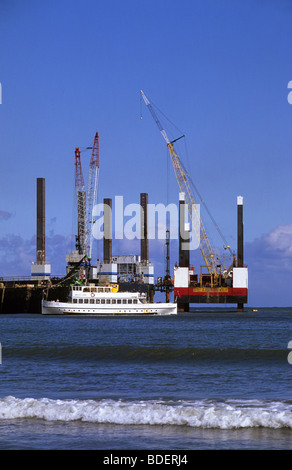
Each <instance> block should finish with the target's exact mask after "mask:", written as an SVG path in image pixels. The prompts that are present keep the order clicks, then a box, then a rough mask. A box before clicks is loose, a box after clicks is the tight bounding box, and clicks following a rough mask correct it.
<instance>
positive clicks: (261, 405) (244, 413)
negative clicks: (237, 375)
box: [0, 396, 292, 429]
mask: <svg viewBox="0 0 292 470" xmlns="http://www.w3.org/2000/svg"><path fill="white" fill-rule="evenodd" d="M20 418H37V419H43V420H46V421H63V422H69V421H77V420H80V421H83V422H90V423H111V424H122V425H173V426H191V427H197V428H217V429H235V428H237V429H238V428H250V427H251V428H253V427H265V428H271V429H276V428H290V429H291V428H292V404H291V403H290V402H289V403H288V402H282V401H260V400H226V401H224V402H220V401H214V400H196V401H187V402H185V401H178V402H168V401H153V400H151V401H134V402H131V401H122V400H52V399H49V398H39V399H35V398H24V399H21V398H15V397H12V396H9V397H5V398H2V399H0V420H11V419H20Z"/></svg>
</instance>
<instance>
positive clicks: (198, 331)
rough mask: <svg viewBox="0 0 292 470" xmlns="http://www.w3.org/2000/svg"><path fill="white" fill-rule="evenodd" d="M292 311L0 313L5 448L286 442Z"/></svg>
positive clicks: (290, 414)
mask: <svg viewBox="0 0 292 470" xmlns="http://www.w3.org/2000/svg"><path fill="white" fill-rule="evenodd" d="M291 318H292V309H288V308H287V309H284V308H281V309H277V308H273V309H258V311H256V312H255V311H252V310H248V309H247V310H246V311H245V312H242V313H239V312H237V311H236V309H225V308H214V309H203V308H202V309H198V308H197V309H194V310H193V311H191V312H188V313H179V314H178V315H177V316H160V317H157V316H155V317H154V316H145V317H124V318H121V317H107V318H105V317H95V316H86V317H80V316H76V317H69V316H65V317H62V316H53V317H52V316H50V317H49V316H42V315H38V314H35V315H27V314H19V315H0V327H1V330H0V343H1V353H2V354H1V364H0V449H20V450H21V449H43V450H46V449H68V450H70V449H72V450H73V449H76V450H78V449H82V450H83V449H84V450H85V449H141V450H147V449H164V450H174V449H177V450H180V449H190V450H194V449H198V450H201V449H202V450H203V449H269V450H273V449H290V448H292V396H291V376H292V364H290V361H289V358H288V355H289V352H290V351H289V349H288V343H289V341H290V340H292V329H291Z"/></svg>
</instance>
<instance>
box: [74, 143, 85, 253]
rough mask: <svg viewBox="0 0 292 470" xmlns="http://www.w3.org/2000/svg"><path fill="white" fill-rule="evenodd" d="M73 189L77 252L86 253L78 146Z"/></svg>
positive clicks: (83, 204) (83, 191)
mask: <svg viewBox="0 0 292 470" xmlns="http://www.w3.org/2000/svg"><path fill="white" fill-rule="evenodd" d="M75 189H76V198H77V217H78V236H77V240H78V251H79V254H83V255H85V254H86V247H87V229H86V220H87V217H86V193H85V186H84V179H83V173H82V166H81V155H80V150H79V147H76V148H75Z"/></svg>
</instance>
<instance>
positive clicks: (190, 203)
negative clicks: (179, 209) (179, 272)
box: [141, 90, 218, 276]
mask: <svg viewBox="0 0 292 470" xmlns="http://www.w3.org/2000/svg"><path fill="white" fill-rule="evenodd" d="M141 94H142V97H143V99H144V102H145V104H146V106H147V107H148V109H149V111H150V113H151V115H152V117H153V119H154V121H155V122H156V124H157V126H158V128H159V130H160V133H161V134H162V136H163V138H164V140H165V141H166V144H167V147H168V150H169V153H170V157H171V161H172V165H173V169H174V173H175V177H176V179H177V182H178V185H179V188H180V191H181V192H183V193H185V198H186V203H187V207H188V212H189V216H190V219H191V220H192V226H193V230H194V231H195V232H196V236H197V238H198V240H199V242H200V249H201V252H202V255H203V258H204V261H205V263H206V266H207V269H208V271H209V273H210V274H211V275H215V276H217V275H218V266H217V260H216V257H215V253H214V250H213V249H212V247H211V244H210V241H209V239H208V237H207V233H206V230H205V228H204V225H203V222H202V220H201V217H200V214H199V209H198V205H197V204H196V201H195V198H194V196H193V193H192V191H191V188H190V184H189V180H188V175H187V173H186V172H185V171H184V169H183V166H182V164H181V162H180V159H179V157H178V155H177V154H176V152H175V150H174V147H173V142H171V141H170V140H169V138H168V136H167V134H166V132H165V130H164V128H163V127H162V125H161V123H160V121H159V119H158V117H157V115H156V113H155V111H154V109H153V107H152V105H151V103H150V101H149V99H148V98H147V96H146V95H145V93H143V91H142V90H141ZM194 217H195V220H194Z"/></svg>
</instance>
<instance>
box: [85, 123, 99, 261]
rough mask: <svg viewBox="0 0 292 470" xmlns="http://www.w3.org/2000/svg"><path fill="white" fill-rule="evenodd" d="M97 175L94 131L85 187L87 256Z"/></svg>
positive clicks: (97, 150) (97, 156)
mask: <svg viewBox="0 0 292 470" xmlns="http://www.w3.org/2000/svg"><path fill="white" fill-rule="evenodd" d="M98 175H99V136H98V132H96V134H95V137H94V143H93V147H92V154H91V160H90V164H89V177H88V189H87V244H88V246H87V249H88V256H89V258H90V259H91V256H92V242H93V207H94V205H95V204H96V198H97V186H98Z"/></svg>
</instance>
